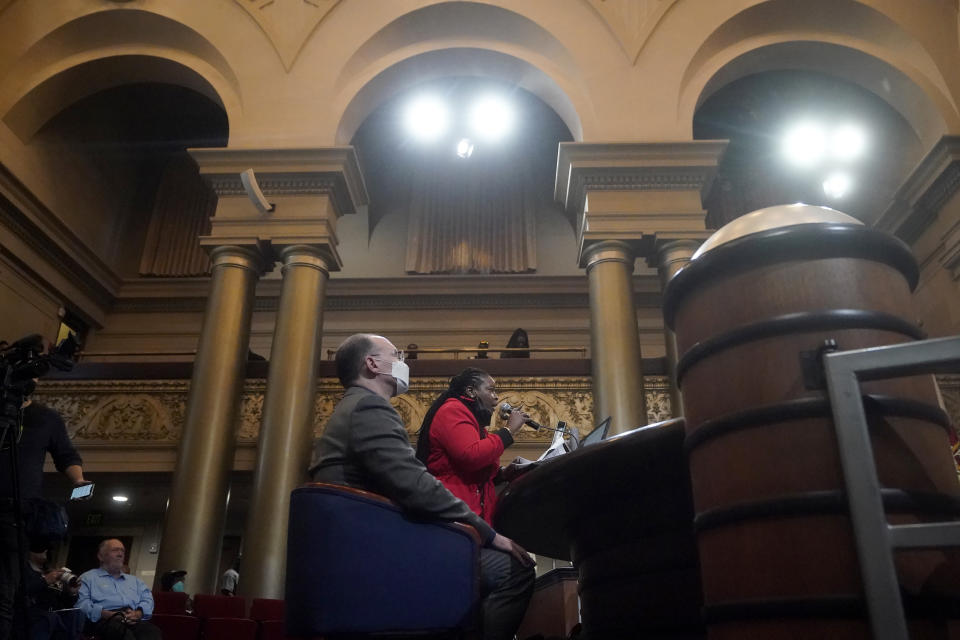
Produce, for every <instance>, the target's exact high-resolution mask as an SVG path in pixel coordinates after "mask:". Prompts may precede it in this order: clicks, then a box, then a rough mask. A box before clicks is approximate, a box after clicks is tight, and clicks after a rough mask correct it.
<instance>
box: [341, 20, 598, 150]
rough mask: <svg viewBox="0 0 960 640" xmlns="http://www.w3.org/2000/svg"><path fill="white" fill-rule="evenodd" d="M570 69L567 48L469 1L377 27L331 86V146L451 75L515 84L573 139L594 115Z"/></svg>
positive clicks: (579, 136)
mask: <svg viewBox="0 0 960 640" xmlns="http://www.w3.org/2000/svg"><path fill="white" fill-rule="evenodd" d="M461 31H462V32H461ZM451 42H456V43H457V44H456V45H455V46H451V44H450V43H451ZM576 70H577V65H576V64H575V62H574V60H573V57H572V56H571V55H570V53H569V52H568V51H567V49H566V47H564V45H563V44H562V43H561V42H560V41H559V40H558V39H557V38H556V37H554V36H553V35H552V34H550V33H549V32H548V31H546V30H545V29H544V28H543V27H542V26H540V25H538V24H536V23H535V22H533V21H532V20H530V19H529V18H526V17H524V16H521V15H520V14H517V13H514V12H512V11H508V10H506V9H502V8H499V7H494V6H491V5H484V4H479V3H474V2H457V3H450V2H443V3H438V4H434V5H431V6H428V7H424V8H421V9H418V10H416V11H412V12H410V13H407V14H404V15H402V16H400V17H398V18H397V19H395V20H393V21H392V22H390V23H389V24H387V25H386V26H384V27H383V28H382V29H380V30H379V31H377V32H376V33H375V34H374V35H373V36H371V37H370V38H369V39H368V40H367V41H365V42H364V43H363V44H361V45H360V47H358V48H357V50H356V51H355V52H354V53H353V54H352V55H351V57H350V59H349V60H348V61H347V62H346V64H345V65H344V66H343V68H342V70H341V72H340V74H339V76H338V79H337V82H336V85H335V86H336V89H337V97H336V98H335V99H334V109H333V115H334V118H336V120H337V122H338V125H337V133H336V140H337V143H338V144H347V143H349V141H350V140H351V138H352V137H353V134H354V133H355V132H356V130H357V128H359V126H360V124H361V123H362V122H363V121H364V119H366V117H367V116H368V115H369V114H370V113H372V112H373V110H374V109H375V108H376V107H377V106H379V105H380V104H382V103H383V102H384V101H386V100H387V99H389V98H390V97H391V96H393V95H396V94H397V93H399V92H400V91H401V90H403V89H405V88H408V87H410V86H411V85H412V84H414V83H419V82H423V81H428V80H431V79H435V78H439V77H444V76H452V75H459V76H465V75H466V76H469V75H474V76H486V77H491V78H496V79H499V80H504V81H508V82H513V83H515V84H516V85H517V86H518V87H520V88H522V89H525V90H526V91H528V92H530V93H532V94H534V95H536V96H537V97H538V98H540V99H541V100H543V101H544V102H545V103H546V104H547V105H549V106H550V107H551V108H552V109H553V110H554V111H555V112H556V113H557V114H558V115H559V116H560V117H561V119H563V121H564V123H565V124H566V125H567V128H568V129H569V130H570V132H571V133H572V134H573V136H574V138H575V139H577V140H579V139H582V137H583V131H584V130H585V129H587V128H589V123H588V122H584V121H583V119H582V118H583V114H590V113H592V111H593V110H592V108H591V106H590V102H589V99H588V97H587V92H586V91H584V90H583V89H582V88H581V83H580V81H579V77H578V75H577V71H576Z"/></svg>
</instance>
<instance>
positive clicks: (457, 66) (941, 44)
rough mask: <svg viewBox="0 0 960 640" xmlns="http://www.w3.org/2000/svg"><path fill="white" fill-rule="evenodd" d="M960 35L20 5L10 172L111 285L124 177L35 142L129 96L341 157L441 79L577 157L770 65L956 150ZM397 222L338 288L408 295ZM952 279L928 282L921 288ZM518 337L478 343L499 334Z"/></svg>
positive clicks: (388, 9) (497, 14)
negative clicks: (160, 98)
mask: <svg viewBox="0 0 960 640" xmlns="http://www.w3.org/2000/svg"><path fill="white" fill-rule="evenodd" d="M314 5H316V6H314ZM957 24H958V20H957V6H956V3H955V2H948V1H945V0H944V1H941V0H924V1H923V2H909V3H907V2H903V0H863V1H861V2H853V1H849V2H836V1H833V0H807V1H806V2H804V3H797V2H795V1H793V0H768V1H762V0H711V1H709V2H707V1H705V0H676V1H674V0H479V1H478V2H465V3H451V2H438V1H436V0H340V1H339V2H337V1H335V0H318V2H316V3H303V2H296V1H294V0H287V1H277V2H273V3H251V2H247V1H243V0H204V2H196V1H195V0H130V1H129V2H122V3H121V2H113V1H111V0H95V1H90V0H57V2H48V1H47V0H14V1H12V2H8V3H6V4H4V5H3V8H2V9H0V163H2V164H3V166H4V167H5V168H6V169H7V170H8V171H10V172H11V173H12V174H13V175H14V176H15V177H16V178H17V179H18V180H20V181H21V182H22V183H23V184H24V185H25V187H26V188H27V190H29V191H30V192H31V193H32V194H33V195H34V196H35V197H36V198H37V199H38V200H39V201H40V202H41V203H42V204H43V205H45V206H46V207H47V208H49V210H50V211H52V213H53V215H55V216H56V217H57V218H58V220H59V221H60V222H61V223H62V225H63V227H64V229H66V230H67V232H68V233H72V234H73V235H74V236H76V238H78V239H79V241H80V242H81V243H82V244H83V245H85V246H86V247H87V248H88V249H89V250H90V251H91V252H93V253H94V254H96V255H97V256H98V257H99V258H100V259H101V260H103V261H104V262H106V264H107V267H108V268H110V269H113V271H114V275H117V271H118V269H124V268H125V267H123V266H122V265H129V264H131V263H132V262H133V261H134V260H133V257H132V256H131V250H130V244H129V243H130V241H131V238H132V237H133V235H136V234H133V232H132V230H130V229H128V228H127V227H126V226H125V219H126V218H125V217H126V216H129V215H130V213H131V212H130V202H131V197H130V196H131V194H130V193H129V186H130V180H129V179H128V178H127V177H125V176H123V175H122V168H120V169H118V171H116V172H114V171H113V170H107V169H103V168H98V167H97V166H96V162H95V160H92V159H89V158H86V159H85V158H78V157H71V156H70V155H68V154H59V153H58V154H56V155H55V156H53V155H51V153H50V152H49V149H51V147H45V146H44V145H42V144H40V143H41V142H43V141H42V140H40V139H38V138H37V137H36V136H35V135H34V134H35V132H36V130H37V128H38V127H39V125H41V124H42V123H43V118H45V117H49V116H52V115H54V114H55V113H57V112H58V111H59V110H60V109H62V108H63V107H65V106H67V105H69V104H70V103H71V102H72V101H75V100H76V99H78V98H80V97H83V96H84V95H88V94H89V93H90V92H92V91H95V90H98V89H102V88H105V87H108V86H112V85H115V84H118V83H124V82H133V81H143V80H152V81H163V82H174V83H178V84H182V85H183V86H189V87H192V88H194V89H196V90H197V91H200V92H202V93H205V94H207V95H210V96H211V97H212V98H213V99H215V100H217V101H218V102H219V103H220V104H222V105H223V107H224V109H225V111H226V113H227V115H228V117H229V123H230V141H229V144H230V146H233V147H286V146H299V147H304V146H329V145H332V144H335V143H343V142H346V141H348V140H349V139H350V137H351V136H352V132H353V131H354V130H355V128H356V126H358V125H359V123H360V122H361V121H362V119H363V117H364V116H365V114H366V113H369V111H370V110H371V109H373V108H374V107H375V106H376V105H377V104H380V103H381V102H382V101H383V100H385V99H387V98H389V97H390V96H391V95H393V93H395V92H396V91H399V90H401V89H403V88H406V87H408V86H409V85H410V83H412V82H415V81H418V80H423V79H426V78H429V77H432V76H436V75H440V74H447V73H469V74H475V75H488V76H493V77H497V78H499V79H501V80H506V81H511V82H515V83H517V84H518V85H519V86H521V87H523V88H525V89H527V90H529V91H531V92H533V93H534V94H536V95H538V96H540V97H541V98H542V99H543V100H544V101H546V102H547V103H548V104H549V105H551V106H552V107H553V108H554V109H555V110H557V112H558V113H559V114H560V115H561V117H563V118H564V120H565V121H566V122H567V124H568V126H569V127H570V129H571V131H573V133H574V136H575V138H576V139H578V140H585V141H591V142H593V141H617V140H620V141H626V140H630V141H651V140H687V139H689V138H690V136H691V118H692V114H693V111H694V109H695V108H696V105H697V104H698V103H699V102H700V101H701V100H702V98H703V95H704V92H705V91H710V90H713V89H715V88H716V86H717V83H718V82H720V81H722V80H726V81H729V80H730V79H734V78H736V77H738V75H742V74H744V73H748V72H750V71H753V70H756V67H754V66H751V64H752V63H751V64H747V63H746V62H744V60H745V57H744V56H746V55H747V54H749V53H750V52H752V51H763V52H764V53H765V54H766V53H769V54H770V60H773V61H774V62H776V64H783V65H786V66H788V67H790V66H793V67H801V68H813V69H818V70H821V71H824V72H828V73H834V74H835V75H839V76H841V77H844V78H846V79H848V80H850V81H852V82H857V83H859V84H861V85H862V86H865V87H867V88H868V89H869V90H871V91H874V92H876V93H877V95H879V96H880V97H881V98H884V99H885V100H888V101H889V102H890V103H891V105H893V106H894V108H896V109H898V110H899V111H900V112H901V113H903V114H904V117H905V118H906V119H907V120H908V121H909V122H910V124H911V126H912V127H913V128H914V130H915V131H916V132H917V134H918V137H919V138H920V139H921V141H922V144H923V145H924V146H925V147H928V146H929V144H928V143H929V141H930V140H932V139H934V138H936V137H938V136H939V135H941V134H943V133H944V132H960V118H958V109H957V104H958V101H960V77H958V76H957V74H956V73H955V69H956V67H957V63H958V61H960V48H958V42H957V40H958V36H957ZM798 41H804V42H814V43H824V44H828V45H830V46H833V47H836V48H838V49H839V50H843V51H850V52H854V54H851V55H850V56H848V57H847V58H844V60H843V64H839V63H837V64H831V63H832V62H834V60H833V59H831V58H830V57H829V56H827V57H824V56H820V57H818V56H817V55H814V54H810V55H808V54H807V53H806V52H804V51H800V52H799V53H797V51H796V50H794V49H790V48H789V47H786V48H785V45H790V44H791V43H796V42H798ZM788 53H790V54H791V55H792V57H791V56H788V55H787V54H788ZM793 54H796V55H793ZM857 56H860V57H857ZM861 59H869V60H870V61H871V63H870V65H859V64H856V62H857V61H858V60H861ZM131 60H136V61H137V62H138V64H130V61H131ZM467 65H469V66H467ZM868 67H869V68H868ZM465 69H466V70H465ZM868 71H869V73H868ZM884 71H888V72H889V73H887V74H886V77H888V78H890V79H892V84H889V86H885V85H883V83H882V82H880V78H882V77H884ZM715 79H717V80H715ZM403 223H404V221H403V220H402V217H399V216H388V217H387V218H386V219H385V220H384V221H383V223H382V224H381V226H380V227H378V229H376V230H375V232H374V233H373V235H372V237H370V238H369V241H368V239H367V230H366V225H365V224H364V220H363V219H362V216H361V215H357V216H354V217H353V218H345V219H344V220H343V221H342V223H341V228H340V234H341V249H342V251H343V253H344V263H345V268H344V271H343V272H342V273H341V274H339V275H335V276H334V277H335V278H361V279H362V278H381V277H384V276H389V277H404V274H403V271H402V254H403V248H402V245H401V244H400V243H399V238H401V237H403V235H405V234H404V233H403V230H404V227H405V225H404V224H403ZM564 225H565V222H564V223H562V224H561V223H560V221H553V220H552V219H551V218H550V217H549V216H545V217H541V218H540V219H539V220H538V225H537V228H538V254H539V255H538V263H539V265H540V272H541V274H546V275H551V276H552V275H558V276H559V275H573V274H576V273H578V271H577V269H576V268H575V267H574V266H573V265H572V264H571V263H570V261H569V259H568V256H569V255H570V249H571V247H572V244H573V240H572V233H569V234H568V232H567V229H568V227H569V225H567V226H566V227H565V226H564ZM57 241H58V242H59V240H57ZM118 247H122V249H123V251H120V250H119V249H118ZM91 271H92V272H94V271H95V270H91ZM120 275H122V274H120ZM273 277H275V276H273ZM943 278H944V276H943V275H942V274H938V273H937V272H936V271H935V270H934V271H931V272H930V275H929V276H928V278H927V281H926V282H929V283H940V282H941V281H942V280H943ZM925 286H927V287H929V286H932V285H929V284H925ZM935 286H936V287H939V288H938V289H937V293H936V294H935V295H934V294H930V295H928V294H926V293H924V292H923V291H921V292H920V293H918V301H919V302H922V304H923V305H925V307H924V308H926V309H928V310H929V313H930V314H932V315H931V318H933V317H934V316H936V317H939V318H941V319H940V320H933V319H931V320H930V322H931V323H932V324H933V325H935V326H937V327H948V326H949V327H956V326H957V325H956V323H955V322H954V320H953V318H954V315H955V314H953V313H952V312H947V311H945V310H942V311H937V310H936V309H940V308H941V306H942V305H943V304H948V303H935V302H934V300H936V299H937V297H938V296H940V295H942V293H943V292H942V291H941V289H942V288H943V287H944V286H945V285H943V284H936V285H935ZM7 288H8V289H11V286H8V287H7ZM11 290H12V289H11ZM924 296H927V297H926V298H925V297H924ZM938 305H940V306H938ZM95 306H96V305H94V304H86V303H84V307H85V308H86V307H90V308H89V309H86V311H87V313H88V314H90V315H93V314H94V312H97V313H102V312H103V311H104V309H99V310H97V309H94V308H93V307H95ZM937 314H939V315H937ZM451 318H452V319H454V320H456V321H457V322H459V318H457V317H455V316H451ZM336 321H337V320H336V317H335V314H332V315H331V316H330V317H328V322H330V323H332V324H331V325H330V326H331V327H334V328H335V327H337V325H336ZM351 321H352V320H351ZM524 321H526V322H530V321H532V320H529V319H524ZM183 322H184V323H185V324H183V326H180V325H178V324H177V322H176V321H175V322H173V323H172V324H168V323H165V322H160V323H159V324H158V328H160V329H165V330H166V333H167V334H170V335H169V336H167V337H164V338H163V341H164V344H170V345H175V346H176V347H177V348H178V349H179V348H180V347H181V346H182V345H183V343H184V342H186V341H187V340H186V339H185V338H183V336H184V335H191V334H192V333H191V332H195V328H190V327H193V326H195V325H196V321H195V320H189V321H188V320H186V319H183ZM410 322H411V323H413V324H414V325H416V323H417V322H418V321H417V320H416V319H414V318H411V319H410ZM151 323H152V320H151V319H149V318H147V319H146V321H144V322H138V321H137V320H135V319H129V318H125V317H123V314H120V315H116V317H114V315H111V316H110V318H109V320H108V321H107V322H106V323H105V324H106V325H107V326H106V327H105V329H104V330H103V331H101V332H99V333H98V334H97V336H96V340H97V341H101V342H102V343H103V344H107V343H108V342H109V341H110V340H113V341H115V342H116V344H120V343H124V344H126V343H138V341H140V340H142V338H140V337H134V336H135V335H136V332H137V331H138V330H145V329H144V328H146V327H151ZM191 323H192V324H191ZM515 324H517V322H513V321H510V322H504V323H502V324H497V323H496V322H494V323H493V324H489V323H486V324H485V325H484V326H486V327H488V328H487V329H486V330H487V331H491V332H494V333H492V334H491V335H497V336H501V335H502V333H497V332H506V331H507V327H508V326H510V325H515ZM642 324H643V321H641V325H642ZM472 330H473V328H471V331H472ZM571 331H572V333H571V335H581V334H580V333H578V332H580V331H582V328H574V329H571ZM645 331H646V329H645ZM413 333H414V332H411V335H413ZM161 334H164V331H161ZM164 335H165V334H164ZM417 335H423V334H422V333H418V334H417ZM650 335H651V336H652V335H653V333H652V332H651V333H650ZM558 339H560V338H559V337H558ZM584 342H587V341H586V340H584Z"/></svg>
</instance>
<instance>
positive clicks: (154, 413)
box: [34, 376, 670, 449]
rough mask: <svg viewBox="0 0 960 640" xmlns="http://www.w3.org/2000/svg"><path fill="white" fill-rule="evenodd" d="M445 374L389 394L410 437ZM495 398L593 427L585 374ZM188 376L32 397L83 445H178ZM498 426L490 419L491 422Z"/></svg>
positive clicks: (68, 386) (45, 387)
mask: <svg viewBox="0 0 960 640" xmlns="http://www.w3.org/2000/svg"><path fill="white" fill-rule="evenodd" d="M447 384H448V381H447V379H446V378H443V377H425V378H419V379H417V380H414V381H413V384H412V385H411V388H410V391H409V392H408V393H407V394H404V395H402V396H399V397H397V398H394V399H393V400H392V404H393V406H394V407H395V408H396V409H397V411H398V412H399V413H400V415H401V416H402V417H403V420H404V424H406V426H407V431H408V433H409V434H410V438H411V441H415V440H416V432H417V430H419V428H420V423H421V421H422V420H423V416H424V415H426V412H427V409H429V407H430V404H431V403H432V402H433V400H434V399H435V398H436V397H437V396H438V395H439V394H440V393H442V392H443V391H444V390H445V389H446V388H447ZM645 384H646V389H645V392H646V395H647V414H648V419H649V421H650V422H659V421H661V420H666V419H668V418H669V417H670V394H669V386H668V384H667V378H666V377H665V376H646V377H645ZM497 387H498V388H499V390H500V398H501V400H503V401H505V402H509V403H510V404H513V405H515V406H523V407H524V409H525V410H526V411H527V412H528V413H530V415H531V417H532V418H533V419H534V420H536V421H537V422H540V423H541V424H556V423H557V421H559V420H563V421H565V422H567V424H568V425H570V426H571V427H574V428H576V429H577V430H578V431H579V432H580V433H581V435H585V434H586V433H588V432H589V430H590V429H591V428H592V427H593V393H592V391H591V380H590V378H589V377H583V376H561V377H513V378H510V377H500V378H498V380H497ZM265 390H266V380H263V379H253V380H247V381H246V383H245V385H244V388H243V392H242V396H241V400H240V416H239V419H238V423H237V427H236V434H237V439H238V442H240V443H252V442H256V440H257V438H258V436H259V433H260V420H261V416H262V411H263V397H264V392H265ZM188 392H189V381H187V380H82V381H59V380H55V381H44V382H43V383H42V384H41V386H40V388H38V390H37V392H36V393H35V395H34V398H35V400H36V401H37V402H40V403H43V404H45V405H47V406H50V407H52V408H53V409H55V410H56V411H58V412H59V413H60V414H61V415H62V416H63V418H64V420H65V421H66V423H67V426H68V429H69V431H70V436H71V438H72V439H73V440H74V442H75V443H76V444H77V445H78V446H80V447H81V449H82V448H83V447H84V446H104V445H108V444H109V445H117V444H123V445H131V444H138V445H157V444H164V443H166V444H170V445H172V444H176V443H177V442H179V440H180V434H181V432H182V429H183V423H184V419H185V416H186V405H187V396H188ZM342 396H343V389H342V388H341V387H340V384H339V383H338V382H337V380H336V379H335V378H321V379H320V380H319V382H318V385H317V395H316V399H315V416H314V433H315V435H317V436H319V435H320V434H321V433H322V432H323V427H324V425H325V424H326V422H327V420H328V419H329V418H330V415H331V414H332V413H333V409H334V407H336V404H337V402H339V400H340V398H341V397H342ZM495 426H496V425H495ZM550 439H551V434H550V433H549V432H544V433H538V432H536V431H534V430H533V429H531V428H528V427H525V428H524V429H522V430H521V431H520V433H519V434H518V435H517V441H518V442H525V443H532V444H546V443H548V442H549V441H550Z"/></svg>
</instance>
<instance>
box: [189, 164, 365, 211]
mask: <svg viewBox="0 0 960 640" xmlns="http://www.w3.org/2000/svg"><path fill="white" fill-rule="evenodd" d="M206 178H207V181H208V182H209V184H210V186H211V188H213V191H214V193H216V194H217V196H219V197H235V196H243V197H244V198H245V197H247V193H246V191H245V190H244V188H243V184H242V183H241V182H240V174H239V173H238V174H235V175H234V174H230V175H211V176H206ZM257 184H258V185H259V186H260V190H261V191H263V193H264V195H268V196H312V195H328V196H330V197H331V198H332V199H333V201H334V203H335V206H336V207H337V211H340V212H342V213H354V211H355V209H354V208H353V203H352V202H351V200H350V197H349V194H348V192H347V185H346V181H345V180H344V179H343V177H342V176H339V175H336V174H311V173H288V174H278V173H270V174H265V175H257Z"/></svg>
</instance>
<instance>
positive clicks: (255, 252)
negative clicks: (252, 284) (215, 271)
mask: <svg viewBox="0 0 960 640" xmlns="http://www.w3.org/2000/svg"><path fill="white" fill-rule="evenodd" d="M201 244H202V246H203V248H204V249H206V250H207V252H208V253H209V254H210V266H211V267H213V268H216V267H219V266H225V267H236V268H239V269H247V270H249V271H252V272H253V273H254V274H256V275H257V277H259V276H261V275H263V274H264V272H265V271H266V268H267V266H268V260H267V258H266V257H265V256H264V252H263V250H262V248H261V247H260V245H259V244H253V245H241V244H216V245H211V244H209V243H203V242H202V241H201Z"/></svg>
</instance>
